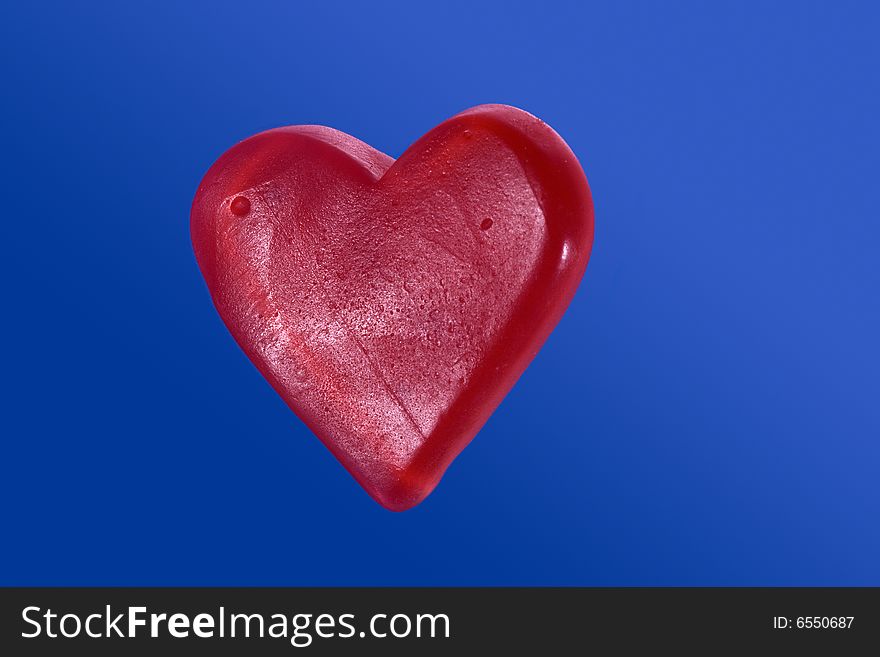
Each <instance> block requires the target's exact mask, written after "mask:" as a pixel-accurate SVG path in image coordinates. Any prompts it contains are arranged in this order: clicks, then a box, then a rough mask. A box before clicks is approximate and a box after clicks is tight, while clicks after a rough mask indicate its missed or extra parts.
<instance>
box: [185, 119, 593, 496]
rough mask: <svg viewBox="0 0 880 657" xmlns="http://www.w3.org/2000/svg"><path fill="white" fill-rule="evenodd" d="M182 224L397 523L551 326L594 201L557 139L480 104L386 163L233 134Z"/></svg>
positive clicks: (284, 138) (248, 325)
mask: <svg viewBox="0 0 880 657" xmlns="http://www.w3.org/2000/svg"><path fill="white" fill-rule="evenodd" d="M191 231H192V240H193V246H194V248H195V253H196V258H197V260H198V263H199V267H200V268H201V270H202V273H203V275H204V277H205V280H206V282H207V284H208V288H209V290H210V292H211V296H212V298H213V300H214V304H215V306H216V307H217V310H218V311H219V313H220V316H221V317H222V318H223V321H224V322H225V323H226V326H227V327H228V328H229V330H230V332H231V333H232V335H233V336H234V337H235V339H236V341H237V342H238V344H239V345H240V346H241V348H242V349H243V350H244V351H245V353H246V354H247V355H248V357H249V358H250V359H251V361H253V363H254V364H255V365H256V366H257V368H258V369H259V370H260V372H262V374H263V375H264V376H265V377H266V379H268V380H269V382H270V383H271V384H272V386H273V387H274V388H275V389H276V390H277V391H278V393H279V394H280V395H281V396H282V397H283V398H284V400H285V401H286V402H287V404H288V405H289V406H290V408H291V409H293V411H294V412H295V413H296V414H297V415H298V416H299V417H300V418H301V419H302V420H303V421H304V422H305V423H306V424H307V425H308V426H309V427H310V428H311V430H312V431H313V432H314V433H315V434H316V435H317V436H318V437H319V438H320V439H321V440H322V441H323V442H324V444H325V445H326V446H327V447H328V448H329V449H330V450H331V451H332V452H333V453H334V454H335V455H336V457H337V458H338V459H339V461H340V462H341V463H342V464H343V465H344V466H345V467H346V468H347V469H348V471H349V472H351V474H352V475H353V476H354V477H355V478H356V479H357V480H358V482H360V484H361V485H362V486H363V487H364V488H365V489H366V490H367V492H368V493H369V494H370V495H372V496H373V497H374V498H375V499H376V500H377V501H378V502H379V503H381V504H382V505H383V506H385V507H387V508H389V509H392V510H396V511H399V510H404V509H407V508H410V507H411V506H414V505H415V504H418V503H419V502H420V501H421V500H422V499H424V497H425V496H426V495H427V494H428V493H430V492H431V491H432V490H433V488H434V487H435V486H436V485H437V482H438V481H439V480H440V477H441V476H442V475H443V472H444V471H445V470H446V467H447V466H448V465H449V463H450V462H451V461H452V460H453V459H454V458H455V457H456V456H457V455H458V454H459V452H460V451H461V450H462V449H463V448H464V447H465V446H466V445H467V444H468V442H470V440H471V439H472V438H473V437H474V435H475V434H476V433H477V432H478V431H479V429H480V428H481V427H482V426H483V424H484V423H485V421H486V420H487V419H488V417H489V415H491V413H492V412H493V411H494V410H495V408H496V407H497V406H498V404H499V403H500V402H501V400H502V398H503V397H504V395H505V394H507V392H508V391H509V390H510V388H511V387H512V386H513V384H514V383H515V382H516V380H517V379H518V378H519V376H520V375H521V374H522V372H523V371H524V370H525V368H526V366H527V365H528V364H529V362H530V361H531V360H532V358H533V357H534V356H535V354H536V353H537V352H538V350H539V349H540V347H541V345H542V344H543V343H544V341H545V339H546V338H547V336H548V335H549V333H550V331H551V330H552V329H553V327H554V326H555V325H556V323H557V322H558V321H559V319H560V317H561V316H562V313H563V312H564V310H565V308H566V307H567V305H568V303H569V301H570V300H571V298H572V296H573V295H574V292H575V289H576V287H577V285H578V283H579V281H580V279H581V277H582V275H583V273H584V268H585V267H586V264H587V260H588V258H589V253H590V247H591V245H592V239H593V209H592V202H591V198H590V191H589V187H588V185H587V179H586V177H585V176H584V173H583V171H582V169H581V167H580V165H579V164H578V162H577V160H576V159H575V157H574V155H573V154H572V152H571V150H570V149H569V148H568V147H567V146H566V144H565V143H564V142H563V141H562V139H561V138H560V137H559V136H558V135H557V134H556V133H555V132H554V131H553V130H551V129H550V128H549V127H548V126H547V125H546V124H545V123H543V122H542V121H540V120H538V119H537V118H535V117H533V116H531V115H530V114H527V113H526V112H523V111H522V110H518V109H515V108H512V107H507V106H501V105H483V106H479V107H475V108H473V109H471V110H468V111H466V112H463V113H461V114H458V115H457V116H455V117H453V118H451V119H449V120H447V121H445V122H444V123H442V124H440V125H439V126H438V127H436V128H434V129H433V130H432V131H430V132H429V133H428V134H426V135H425V136H424V137H422V138H421V139H419V140H418V141H417V142H416V143H415V144H413V145H412V146H411V147H410V148H409V149H408V150H407V151H406V152H405V153H404V154H403V155H402V156H401V157H400V159H398V160H397V161H395V160H393V159H392V158H390V157H388V156H387V155H384V154H383V153H380V152H379V151H377V150H375V149H373V148H371V147H370V146H368V145H366V144H364V143H363V142H361V141H358V140H357V139H355V138H354V137H350V136H349V135H346V134H344V133H341V132H338V131H336V130H332V129H330V128H324V127H318V126H292V127H287V128H279V129H276V130H270V131H268V132H264V133H261V134H258V135H256V136H254V137H251V138H249V139H246V140H245V141H243V142H241V143H239V144H237V145H236V146H234V147H232V148H231V149H230V150H229V151H227V152H226V153H225V154H224V155H223V156H222V157H221V158H220V159H219V160H218V161H217V162H216V163H215V164H214V165H213V166H212V167H211V169H210V170H209V171H208V173H207V174H206V175H205V178H204V180H203V181H202V183H201V185H200V186H199V189H198V192H197V194H196V197H195V201H194V202H193V207H192V223H191Z"/></svg>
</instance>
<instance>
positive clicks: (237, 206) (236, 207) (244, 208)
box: [229, 196, 251, 217]
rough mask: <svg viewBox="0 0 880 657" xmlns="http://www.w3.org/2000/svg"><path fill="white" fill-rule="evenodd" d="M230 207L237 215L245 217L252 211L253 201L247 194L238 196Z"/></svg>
mask: <svg viewBox="0 0 880 657" xmlns="http://www.w3.org/2000/svg"><path fill="white" fill-rule="evenodd" d="M229 209H230V210H231V211H232V214H234V215H235V216H236V217H243V216H245V215H246V214H247V213H248V212H250V211H251V202H250V201H249V200H248V198H247V197H245V196H236V197H235V198H234V199H232V203H230V204H229Z"/></svg>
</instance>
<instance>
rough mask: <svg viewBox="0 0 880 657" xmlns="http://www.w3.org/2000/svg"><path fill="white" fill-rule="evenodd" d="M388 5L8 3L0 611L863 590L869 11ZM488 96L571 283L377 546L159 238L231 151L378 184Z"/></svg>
mask: <svg viewBox="0 0 880 657" xmlns="http://www.w3.org/2000/svg"><path fill="white" fill-rule="evenodd" d="M117 4H118V5H119V6H117ZM178 4H179V5H180V6H177V5H178ZM409 4H410V5H411V6H409V7H407V6H406V5H405V4H401V5H399V6H392V5H386V4H381V3H379V4H374V3H369V5H368V3H358V4H357V5H355V4H354V3H352V5H351V6H349V5H342V4H338V3H318V2H315V3H308V4H305V3H303V6H301V7H298V8H296V7H295V6H294V3H278V4H277V5H275V4H263V3H256V4H254V3H222V2H216V1H214V2H204V3H167V4H164V5H161V6H158V7H152V6H151V7H150V8H134V7H133V6H128V5H127V4H125V3H107V4H98V3H84V4H80V3H76V6H74V5H73V4H71V5H70V6H65V5H64V4H61V3H58V4H52V5H47V4H43V3H15V4H14V5H12V6H10V7H7V9H6V10H5V19H4V24H3V26H2V28H0V29H2V39H0V48H2V75H3V78H2V79H3V100H2V104H0V113H2V121H3V150H4V156H3V158H2V180H3V190H4V191H3V196H2V201H0V207H2V209H3V224H2V225H3V232H2V234H3V241H4V248H3V251H2V259H0V262H2V264H0V267H2V276H3V281H4V284H3V290H4V299H3V303H2V306H3V321H2V327H0V330H2V340H3V377H2V385H3V388H4V390H3V413H2V425H0V426H2V439H0V448H2V454H0V513H2V516H0V526H2V532H0V583H4V584H314V585H330V584H333V585H342V584H389V585H390V584H559V585H569V584H585V585H636V584H641V585H690V584H697V585H703V584H707V585H708V584H731V585H747V584H766V585H781V584H816V585H830V584H841V585H844V584H845V585H861V584H873V585H878V584H880V559H878V555H880V527H878V521H880V481H878V472H880V406H878V400H880V346H878V338H880V299H878V296H880V295H878V291H880V265H878V257H880V244H878V242H880V226H878V219H880V211H878V208H880V198H878V173H880V155H878V154H880V132H878V116H880V102H878V101H880V87H878V84H880V83H878V81H880V76H878V73H877V64H878V62H880V45H878V44H880V40H878V39H877V34H878V30H880V20H878V10H877V9H870V8H869V4H868V3H865V4H862V5H856V4H849V3H831V2H829V3H825V4H818V3H809V2H798V3H791V4H787V5H786V4H784V3H751V4H743V3H739V2H737V3H729V4H728V3H690V4H680V3H649V2H646V3H638V4H632V3H602V6H599V5H598V4H596V5H594V4H592V3H577V4H574V3H573V4H571V5H556V6H553V5H549V4H541V3H538V4H536V3H534V2H528V3H523V4H521V5H517V4H516V3H510V2H505V3H492V4H485V3H478V2H466V3H442V4H441V3H437V4H436V5H432V6H428V5H421V4H420V3H409ZM710 5H711V6H710ZM485 102H502V103H509V104H513V105H517V106H520V107H522V108H524V109H527V110H529V111H531V112H532V113H534V114H536V115H538V116H540V117H541V118H543V119H544V120H546V121H547V122H548V123H550V124H551V125H552V126H553V127H555V128H556V129H557V130H558V131H559V132H560V133H561V134H562V135H563V137H564V138H565V139H566V140H567V141H568V143H569V144H570V145H571V147H572V148H573V150H574V151H575V152H576V153H577V155H578V156H579V158H580V159H581V162H582V164H583V165H584V168H585V170H586V172H587V175H588V177H589V178H590V182H591V184H592V187H593V192H594V197H595V203H596V227H597V229H596V242H595V246H594V251H593V258H592V261H591V262H590V265H589V268H588V270H587V275H586V278H585V279H584V282H583V284H582V286H581V288H580V290H579V292H578V294H577V297H576V298H575V300H574V303H573V304H572V306H571V308H570V309H569V311H568V313H567V314H566V316H565V317H564V319H563V320H562V322H561V324H560V325H559V327H558V328H557V330H556V331H555V333H554V334H553V335H552V337H551V338H550V340H549V342H548V343H547V345H546V347H545V348H544V350H543V351H542V352H541V354H540V355H539V356H538V357H537V359H536V360H535V361H534V363H533V364H532V366H531V367H530V369H529V370H528V371H527V372H526V374H525V375H524V376H523V378H522V379H521V381H520V382H519V383H518V384H517V386H516V388H515V389H514V390H513V392H512V393H511V394H510V395H509V396H508V398H507V399H506V400H505V402H504V403H503V404H502V406H501V407H500V408H499V410H498V411H497V413H496V414H495V415H494V416H493V417H492V419H491V420H490V421H489V423H488V424H487V425H486V427H485V429H484V430H483V431H482V432H481V433H480V435H479V436H478V437H477V439H476V440H475V441H474V442H473V443H472V444H471V446H470V447H468V448H467V449H466V450H465V452H464V453H463V454H462V455H461V457H460V458H459V459H458V460H457V461H456V462H455V463H454V464H453V466H452V467H451V468H450V469H449V471H448V473H447V475H446V477H445V479H444V481H443V482H442V483H441V485H440V486H439V487H438V489H437V490H436V492H435V493H434V494H433V495H432V496H431V497H430V498H429V499H428V500H427V501H426V502H425V503H424V504H422V505H421V506H420V507H418V508H416V509H415V510H413V511H410V512H407V513H404V514H392V513H389V512H387V511H385V510H383V509H382V508H380V507H379V506H378V505H376V504H375V503H374V502H373V501H372V500H370V499H369V498H368V497H367V495H366V494H365V493H363V492H362V491H361V490H360V489H359V487H358V486H357V485H356V484H355V482H354V481H353V480H352V479H351V478H350V477H349V476H348V475H347V474H346V473H345V472H344V471H343V470H342V468H341V467H340V466H339V465H338V464H337V463H336V462H335V460H334V459H333V458H332V456H331V455H330V453H329V452H328V451H327V450H326V449H325V448H324V447H322V446H321V445H320V443H319V442H318V441H317V440H316V439H315V438H314V437H313V436H312V435H311V434H310V433H309V432H308V431H307V430H306V429H305V428H304V427H303V425H302V424H301V423H300V422H299V421H298V420H297V419H296V418H295V416H294V415H293V414H292V413H291V412H290V411H289V410H288V409H287V408H286V407H285V405H284V404H283V403H282V402H281V400H280V399H279V398H278V396H277V395H276V394H275V393H274V392H273V391H272V390H271V389H270V388H269V386H268V384H266V383H265V382H264V381H263V380H262V378H261V377H260V376H259V374H258V373H257V371H256V370H255V369H254V368H253V367H252V366H251V365H250V363H249V362H248V361H247V360H246V358H245V357H244V356H243V354H242V353H241V352H240V351H239V349H238V348H237V347H236V345H235V344H234V343H233V341H232V339H231V338H230V337H229V335H228V334H227V331H226V329H225V328H224V327H223V325H222V324H221V322H220V320H219V318H218V316H217V315H216V313H215V311H214V309H213V307H212V305H211V303H210V300H209V297H208V294H207V291H206V289H205V286H204V284H203V282H202V279H201V277H200V275H199V272H198V270H197V267H196V264H195V261H194V258H193V254H192V250H191V247H190V243H189V234H188V221H189V217H188V213H189V206H190V202H191V200H192V196H193V194H194V192H195V189H196V186H197V184H198V182H199V180H200V179H201V177H202V175H203V174H204V172H205V171H206V169H207V168H208V166H210V164H211V163H212V162H213V160H214V159H215V158H216V157H218V156H219V155H220V154H221V153H222V152H223V151H224V150H225V149H226V148H228V147H229V146H231V145H232V144H233V143H235V142H236V141H238V140H240V139H242V138H244V137H247V136H248V135H250V134H252V133H254V132H257V131H260V130H263V129H267V128H271V127H275V126H279V125H286V124H296V123H321V124H326V125H330V126H334V127H336V128H339V129H341V130H344V131H346V132H349V133H351V134H353V135H356V136H358V137H360V138H361V139H363V140H365V141H367V142H369V143H371V144H373V145H374V146H376V147H377V148H379V149H381V150H384V151H386V152H388V153H390V154H391V155H393V156H397V155H399V154H400V153H401V152H402V151H403V150H404V149H405V148H406V147H407V146H408V144H410V143H411V142H412V141H413V140H415V139H416V138H417V137H419V136H420V135H421V134H422V133H423V132H425V131H427V130H428V129H430V128H431V127H432V126H434V125H435V124H437V123H438V122H440V121H441V120H443V119H445V118H447V117H448V116H451V115H452V114H454V113H456V112H458V111H460V110H462V109H465V108H467V107H470V106H473V105H476V104H479V103H485Z"/></svg>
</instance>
